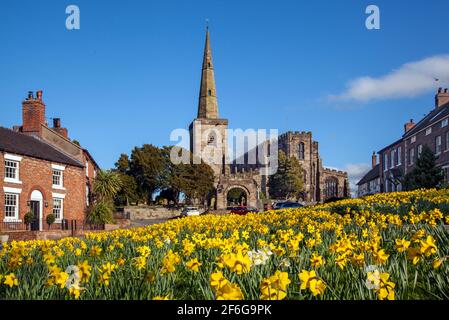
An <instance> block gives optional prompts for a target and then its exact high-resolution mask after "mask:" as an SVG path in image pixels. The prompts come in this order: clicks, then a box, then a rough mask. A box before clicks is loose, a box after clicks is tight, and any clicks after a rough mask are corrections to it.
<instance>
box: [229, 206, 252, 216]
mask: <svg viewBox="0 0 449 320" xmlns="http://www.w3.org/2000/svg"><path fill="white" fill-rule="evenodd" d="M229 210H231V214H238V215H239V216H244V215H246V214H248V213H251V212H259V210H257V209H256V208H253V207H248V206H240V207H231V208H229Z"/></svg>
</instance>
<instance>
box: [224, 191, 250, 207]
mask: <svg viewBox="0 0 449 320" xmlns="http://www.w3.org/2000/svg"><path fill="white" fill-rule="evenodd" d="M226 200H227V205H228V206H246V205H247V204H248V193H247V191H246V190H245V189H244V188H242V187H231V188H230V189H229V190H228V193H227V195H226Z"/></svg>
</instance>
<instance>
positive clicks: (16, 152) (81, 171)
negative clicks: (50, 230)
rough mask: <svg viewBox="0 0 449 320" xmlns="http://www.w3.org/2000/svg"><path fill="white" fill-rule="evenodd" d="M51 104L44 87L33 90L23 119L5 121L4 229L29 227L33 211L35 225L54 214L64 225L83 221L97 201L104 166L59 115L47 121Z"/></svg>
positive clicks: (1, 166) (1, 156) (0, 168)
mask: <svg viewBox="0 0 449 320" xmlns="http://www.w3.org/2000/svg"><path fill="white" fill-rule="evenodd" d="M45 108H46V106H45V104H44V102H43V100H42V91H38V92H37V94H36V96H34V93H33V92H30V93H29V94H28V97H27V98H26V99H25V100H24V101H23V103H22V118H23V120H22V125H20V126H14V127H13V129H7V128H4V127H0V183H1V187H0V199H3V200H4V202H3V205H2V206H1V207H0V231H10V230H23V227H24V216H25V214H26V213H28V212H30V213H31V214H32V216H33V217H34V219H33V222H32V223H31V225H29V226H26V227H28V229H30V230H32V231H42V230H44V228H45V227H46V217H47V216H48V215H49V214H54V216H55V218H56V223H55V225H56V226H58V225H59V226H61V227H62V228H64V225H68V222H71V221H78V223H82V222H83V220H84V215H85V209H86V208H87V206H88V205H89V203H90V201H91V199H90V197H91V186H92V182H93V179H94V178H95V175H96V172H97V170H99V167H98V165H97V164H96V162H95V160H94V159H93V157H92V156H91V155H90V153H89V152H88V151H87V150H86V149H83V148H82V147H81V146H80V145H79V144H78V143H76V142H75V143H74V142H73V141H71V140H70V139H69V137H68V130H67V128H63V127H61V120H60V119H59V118H56V119H53V127H49V126H48V125H47V122H46V117H45ZM25 229H27V228H25Z"/></svg>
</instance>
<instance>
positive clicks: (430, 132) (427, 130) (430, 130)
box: [426, 127, 432, 136]
mask: <svg viewBox="0 0 449 320" xmlns="http://www.w3.org/2000/svg"><path fill="white" fill-rule="evenodd" d="M431 134H432V127H429V128H427V129H426V136H428V135H431Z"/></svg>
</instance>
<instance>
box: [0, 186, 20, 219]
mask: <svg viewBox="0 0 449 320" xmlns="http://www.w3.org/2000/svg"><path fill="white" fill-rule="evenodd" d="M3 190H4V197H3V209H4V217H3V222H20V220H19V212H20V192H21V191H22V190H20V191H14V190H7V189H6V188H3ZM8 196H13V197H14V198H15V202H16V203H15V205H14V217H11V216H7V215H6V214H7V212H8V210H7V209H6V207H7V206H9V207H12V206H13V205H11V204H9V205H8V204H7V197H8Z"/></svg>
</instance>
